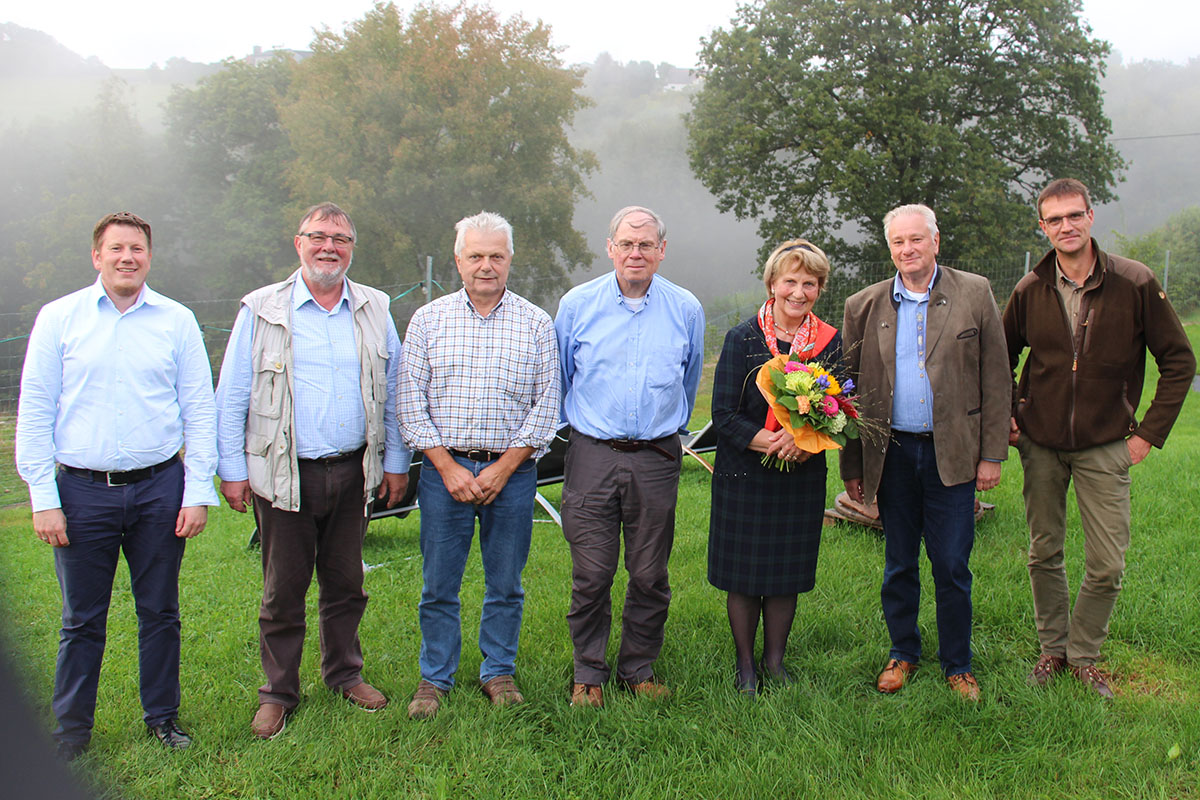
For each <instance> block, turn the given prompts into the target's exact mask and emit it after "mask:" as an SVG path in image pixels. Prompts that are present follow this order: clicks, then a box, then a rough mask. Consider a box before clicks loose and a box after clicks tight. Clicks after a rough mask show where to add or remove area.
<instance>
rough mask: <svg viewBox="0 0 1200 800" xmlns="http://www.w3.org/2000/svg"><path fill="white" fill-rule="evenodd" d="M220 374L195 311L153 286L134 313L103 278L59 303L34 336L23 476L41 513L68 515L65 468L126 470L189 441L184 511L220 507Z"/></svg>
mask: <svg viewBox="0 0 1200 800" xmlns="http://www.w3.org/2000/svg"><path fill="white" fill-rule="evenodd" d="M216 439H217V427H216V413H215V409H214V408H213V391H212V370H211V369H210V368H209V365H208V355H207V354H206V353H205V351H204V341H203V339H202V338H201V336H200V327H199V326H198V325H197V324H196V317H195V315H194V314H193V313H192V312H191V311H190V310H189V309H188V308H187V307H186V306H183V305H181V304H180V303H177V302H175V301H174V300H171V299H170V298H168V297H164V296H163V295H161V294H159V293H158V292H156V291H154V290H153V289H151V288H150V287H149V286H143V287H142V291H141V293H140V294H139V296H138V298H137V300H136V301H134V304H133V305H132V306H130V307H129V308H128V309H127V310H126V311H125V313H121V312H120V311H118V310H117V308H116V306H114V305H113V303H112V300H110V299H109V297H108V295H107V294H106V293H105V291H104V286H103V285H102V284H101V282H100V280H99V279H98V278H97V280H96V282H95V283H94V284H92V285H91V286H89V287H87V288H86V289H80V290H79V291H77V292H72V293H71V294H69V295H67V296H66V297H60V298H59V299H57V300H55V301H53V302H51V303H48V304H47V305H46V306H45V307H43V308H42V310H41V312H40V313H38V316H37V321H36V322H35V323H34V325H33V330H32V331H31V332H30V334H29V349H28V351H27V352H26V355H25V367H24V370H23V372H22V374H21V397H20V400H19V403H18V410H17V433H16V451H17V452H16V456H17V471H18V472H19V473H20V475H21V477H22V478H23V479H24V480H25V482H26V483H28V484H29V496H30V500H31V501H32V504H33V510H34V511H45V510H47V509H51V508H61V506H62V504H61V502H60V501H59V497H58V485H57V484H56V483H55V479H54V477H55V476H54V464H55V462H58V463H59V464H65V465H67V466H71V467H79V468H82V469H92V470H101V471H103V472H125V471H128V470H133V469H141V468H143V467H150V466H153V465H155V464H161V463H162V462H163V461H166V460H167V459H168V458H170V457H171V456H173V455H175V454H176V453H178V452H179V449H180V447H182V446H183V444H184V443H185V442H186V443H187V453H186V454H185V455H184V459H183V468H184V489H183V505H185V506H215V505H217V492H216V490H215V489H214V488H213V481H212V479H213V472H214V470H215V469H216V462H217V449H216V445H217V442H216Z"/></svg>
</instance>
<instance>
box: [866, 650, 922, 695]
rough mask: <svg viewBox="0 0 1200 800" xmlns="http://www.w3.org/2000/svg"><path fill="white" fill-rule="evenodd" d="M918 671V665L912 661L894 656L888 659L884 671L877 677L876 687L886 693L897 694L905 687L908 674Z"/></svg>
mask: <svg viewBox="0 0 1200 800" xmlns="http://www.w3.org/2000/svg"><path fill="white" fill-rule="evenodd" d="M916 671H917V665H916V664H914V663H912V662H911V661H901V660H900V659H898V658H893V659H891V660H889V661H888V663H887V666H886V667H884V668H883V672H881V673H879V677H878V678H876V679H875V688H876V689H878V690H879V691H881V692H883V693H884V694H895V693H896V692H898V691H900V690H901V689H902V688H904V683H905V682H906V681H907V680H908V676H909V675H912V674H913V673H914V672H916Z"/></svg>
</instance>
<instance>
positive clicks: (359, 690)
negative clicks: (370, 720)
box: [342, 681, 388, 713]
mask: <svg viewBox="0 0 1200 800" xmlns="http://www.w3.org/2000/svg"><path fill="white" fill-rule="evenodd" d="M342 697H344V698H346V699H347V700H349V701H350V702H351V703H354V705H356V706H358V707H359V708H361V709H362V710H363V711H366V712H368V713H374V712H376V711H378V710H379V709H381V708H384V707H385V706H387V704H388V699H387V698H386V697H384V696H383V692H381V691H379V690H378V689H376V688H375V687H374V686H372V685H371V684H369V683H367V682H366V681H363V682H362V683H360V684H358V685H357V686H351V687H350V688H349V689H342Z"/></svg>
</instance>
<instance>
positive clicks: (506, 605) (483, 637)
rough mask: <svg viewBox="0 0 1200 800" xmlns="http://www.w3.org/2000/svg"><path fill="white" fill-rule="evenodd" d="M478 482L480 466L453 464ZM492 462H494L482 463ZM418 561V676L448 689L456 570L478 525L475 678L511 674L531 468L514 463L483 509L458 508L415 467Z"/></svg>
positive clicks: (533, 476)
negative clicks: (478, 660)
mask: <svg viewBox="0 0 1200 800" xmlns="http://www.w3.org/2000/svg"><path fill="white" fill-rule="evenodd" d="M454 460H455V461H456V462H458V464H460V465H461V466H463V467H465V468H467V469H468V470H470V471H471V473H472V474H473V475H476V476H478V475H479V473H480V472H482V471H483V469H484V468H485V467H487V466H488V464H487V463H481V462H477V461H471V460H469V459H466V458H458V457H455V459H454ZM489 463H494V462H489ZM419 486H420V488H419V494H418V497H419V502H420V507H421V558H422V559H423V565H422V574H423V576H424V579H425V586H424V588H423V589H422V590H421V605H420V607H419V609H418V618H419V619H420V623H421V657H420V666H421V677H422V678H424V679H425V680H427V681H429V682H430V683H432V684H433V685H434V686H437V687H438V688H439V689H449V688H450V687H451V686H453V685H454V673H455V672H457V671H458V659H459V656H460V655H461V653H462V621H461V619H460V617H459V608H460V603H459V599H458V593H459V590H460V589H461V588H462V577H463V570H464V569H465V568H466V565H467V555H468V553H470V551H471V540H472V539H473V538H474V537H475V519H476V518H478V519H479V550H480V554H481V556H482V558H483V580H484V587H485V591H484V596H483V614H482V616H481V618H480V620H479V650H480V652H481V653H482V654H483V663H482V664H480V666H479V680H480V681H488V680H491V679H492V678H494V677H496V676H498V675H512V674H513V673H514V670H515V669H516V666H515V662H516V658H517V641H518V639H519V637H520V634H521V614H522V611H523V610H524V607H525V590H524V589H523V588H522V587H521V570H523V569H524V568H525V562H526V560H528V558H529V542H530V539H531V538H532V536H533V496H534V493H535V492H536V491H537V467H536V463H535V462H534V461H533V459H530V460H529V461H527V462H525V463H524V464H522V465H521V466H520V467H518V468H517V470H516V471H515V472H514V473H513V474H512V476H511V477H510V478H509V479H508V483H507V484H505V486H504V489H502V490H501V492H500V494H499V495H497V497H496V499H495V500H493V501H492V502H491V503H490V504H488V505H475V504H473V503H460V502H458V501H457V500H455V499H454V498H453V497H451V496H450V492H448V491H447V490H446V485H445V484H444V483H443V482H442V476H441V474H439V473H438V471H437V470H436V469H434V467H433V464H431V463H430V462H429V461H425V462H424V463H423V464H422V465H421V477H420V485H419Z"/></svg>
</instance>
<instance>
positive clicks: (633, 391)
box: [554, 271, 704, 439]
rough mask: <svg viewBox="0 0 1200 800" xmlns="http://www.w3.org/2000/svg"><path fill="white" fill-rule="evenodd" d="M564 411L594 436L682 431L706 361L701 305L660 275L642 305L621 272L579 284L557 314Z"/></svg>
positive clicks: (650, 436) (660, 434) (640, 435)
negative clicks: (631, 301)
mask: <svg viewBox="0 0 1200 800" xmlns="http://www.w3.org/2000/svg"><path fill="white" fill-rule="evenodd" d="M554 328H555V333H556V334H557V336H558V353H559V361H560V362H561V364H562V387H563V415H564V419H565V420H566V421H567V422H569V423H570V424H571V427H572V428H574V429H575V430H577V431H579V432H581V433H584V434H587V435H588V436H591V437H593V438H596V439H661V438H662V437H664V436H668V435H671V434H674V433H685V432H686V431H687V423H688V420H689V419H690V418H691V416H692V409H693V408H694V407H695V405H696V389H697V388H698V387H699V385H700V369H701V367H702V366H703V362H704V308H703V307H702V306H701V305H700V301H699V300H697V299H696V297H695V295H693V294H692V293H691V292H689V291H688V290H687V289H684V288H681V287H679V286H676V285H675V284H673V283H671V282H670V281H668V280H667V279H666V278H664V277H662V276H661V275H655V276H654V279H653V280H652V281H651V283H650V288H649V290H648V291H647V292H646V297H645V301H644V303H643V304H642V306H641V308H640V309H638V310H637V311H634V310H632V309H631V308H630V307H629V306H628V305H626V304H625V301H624V299H623V298H622V296H621V287H620V285H619V284H618V283H617V275H616V272H615V271H614V272H610V273H608V274H606V275H602V276H601V277H599V278H596V279H594V280H591V281H588V282H587V283H583V284H580V285H579V286H576V287H575V288H573V289H571V290H570V291H569V292H567V293H566V294H565V295H563V298H562V300H561V301H559V304H558V315H557V317H556V318H555V321H554Z"/></svg>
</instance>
